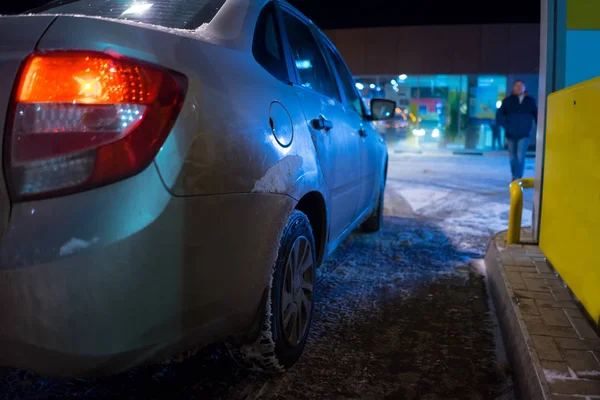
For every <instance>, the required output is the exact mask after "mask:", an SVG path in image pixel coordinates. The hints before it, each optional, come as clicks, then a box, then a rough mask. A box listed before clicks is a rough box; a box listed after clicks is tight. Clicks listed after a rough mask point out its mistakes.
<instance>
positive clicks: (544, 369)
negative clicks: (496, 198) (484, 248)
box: [486, 231, 600, 400]
mask: <svg viewBox="0 0 600 400" xmlns="http://www.w3.org/2000/svg"><path fill="white" fill-rule="evenodd" d="M522 238H523V240H524V241H523V243H524V244H520V245H507V244H506V234H505V233H501V234H499V235H498V236H496V238H495V239H494V240H493V241H492V242H491V243H490V246H489V249H488V253H487V255H486V268H487V269H488V273H489V275H490V285H491V287H492V288H491V289H492V290H491V291H492V295H493V298H494V302H495V304H496V307H497V311H498V314H499V319H500V322H501V325H502V328H503V336H504V337H505V341H507V342H508V344H507V347H508V350H509V358H511V363H512V366H513V371H514V374H515V375H517V376H515V380H516V381H517V386H518V387H519V389H520V390H519V391H520V392H521V393H520V394H521V398H524V399H527V400H529V399H531V400H534V399H538V398H539V399H553V400H566V399H573V400H575V399H585V400H591V399H600V338H599V337H598V334H597V332H596V330H595V327H594V326H593V325H592V323H591V322H589V320H588V319H586V317H585V316H584V313H583V312H582V311H581V308H580V305H579V303H578V302H577V301H576V299H575V298H574V297H573V295H572V294H571V292H570V291H569V289H568V288H567V287H566V285H565V284H564V282H563V281H562V280H561V279H560V277H559V276H558V274H557V273H556V272H555V271H554V269H553V268H552V267H551V265H550V264H549V263H548V261H547V260H546V258H545V256H544V254H543V253H542V251H541V250H540V249H539V247H538V246H536V245H535V244H527V243H532V240H531V232H529V231H524V232H523V234H522ZM518 375H521V376H518Z"/></svg>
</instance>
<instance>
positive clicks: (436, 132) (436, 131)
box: [431, 128, 440, 138]
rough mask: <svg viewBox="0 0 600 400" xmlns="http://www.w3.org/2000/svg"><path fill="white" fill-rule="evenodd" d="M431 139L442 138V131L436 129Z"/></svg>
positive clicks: (432, 132)
mask: <svg viewBox="0 0 600 400" xmlns="http://www.w3.org/2000/svg"><path fill="white" fill-rule="evenodd" d="M431 137H434V138H438V137H440V130H439V129H438V128H435V129H434V130H432V131H431Z"/></svg>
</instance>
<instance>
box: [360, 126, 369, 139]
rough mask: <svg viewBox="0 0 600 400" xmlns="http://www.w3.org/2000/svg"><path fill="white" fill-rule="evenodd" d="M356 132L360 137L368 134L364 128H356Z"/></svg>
mask: <svg viewBox="0 0 600 400" xmlns="http://www.w3.org/2000/svg"><path fill="white" fill-rule="evenodd" d="M358 134H359V135H360V136H361V137H367V135H368V133H367V130H366V129H365V128H360V129H359V130H358Z"/></svg>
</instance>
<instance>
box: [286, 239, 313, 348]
mask: <svg viewBox="0 0 600 400" xmlns="http://www.w3.org/2000/svg"><path fill="white" fill-rule="evenodd" d="M313 271H314V260H313V257H312V248H311V245H310V242H309V241H308V239H307V238H306V237H304V236H300V237H298V238H297V239H296V241H295V242H294V244H293V245H292V250H291V251H290V253H289V255H288V259H287V261H286V264H285V273H284V276H283V288H282V291H281V321H282V327H283V334H284V337H285V339H286V341H287V342H288V344H290V345H291V346H297V345H298V344H299V343H300V342H301V341H302V339H303V338H304V335H305V334H306V331H307V329H308V324H309V321H310V315H311V312H312V306H313V284H314V282H313V280H314V273H313Z"/></svg>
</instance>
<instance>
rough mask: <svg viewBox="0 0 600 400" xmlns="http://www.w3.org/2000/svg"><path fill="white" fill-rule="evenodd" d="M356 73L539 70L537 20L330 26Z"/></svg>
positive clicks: (338, 45) (518, 72)
mask: <svg viewBox="0 0 600 400" xmlns="http://www.w3.org/2000/svg"><path fill="white" fill-rule="evenodd" d="M325 33H326V34H327V35H328V36H329V38H330V39H331V40H332V42H333V43H334V44H335V45H336V47H337V48H338V49H339V51H340V52H341V53H342V56H343V57H344V59H345V60H346V62H347V63H348V66H349V67H350V70H351V71H352V73H353V74H355V75H378V74H400V73H403V74H449V75H450V74H529V73H538V65H539V61H540V53H539V51H540V45H539V43H540V26H539V24H498V25H444V26H404V27H391V28H358V29H338V30H328V31H325Z"/></svg>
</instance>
